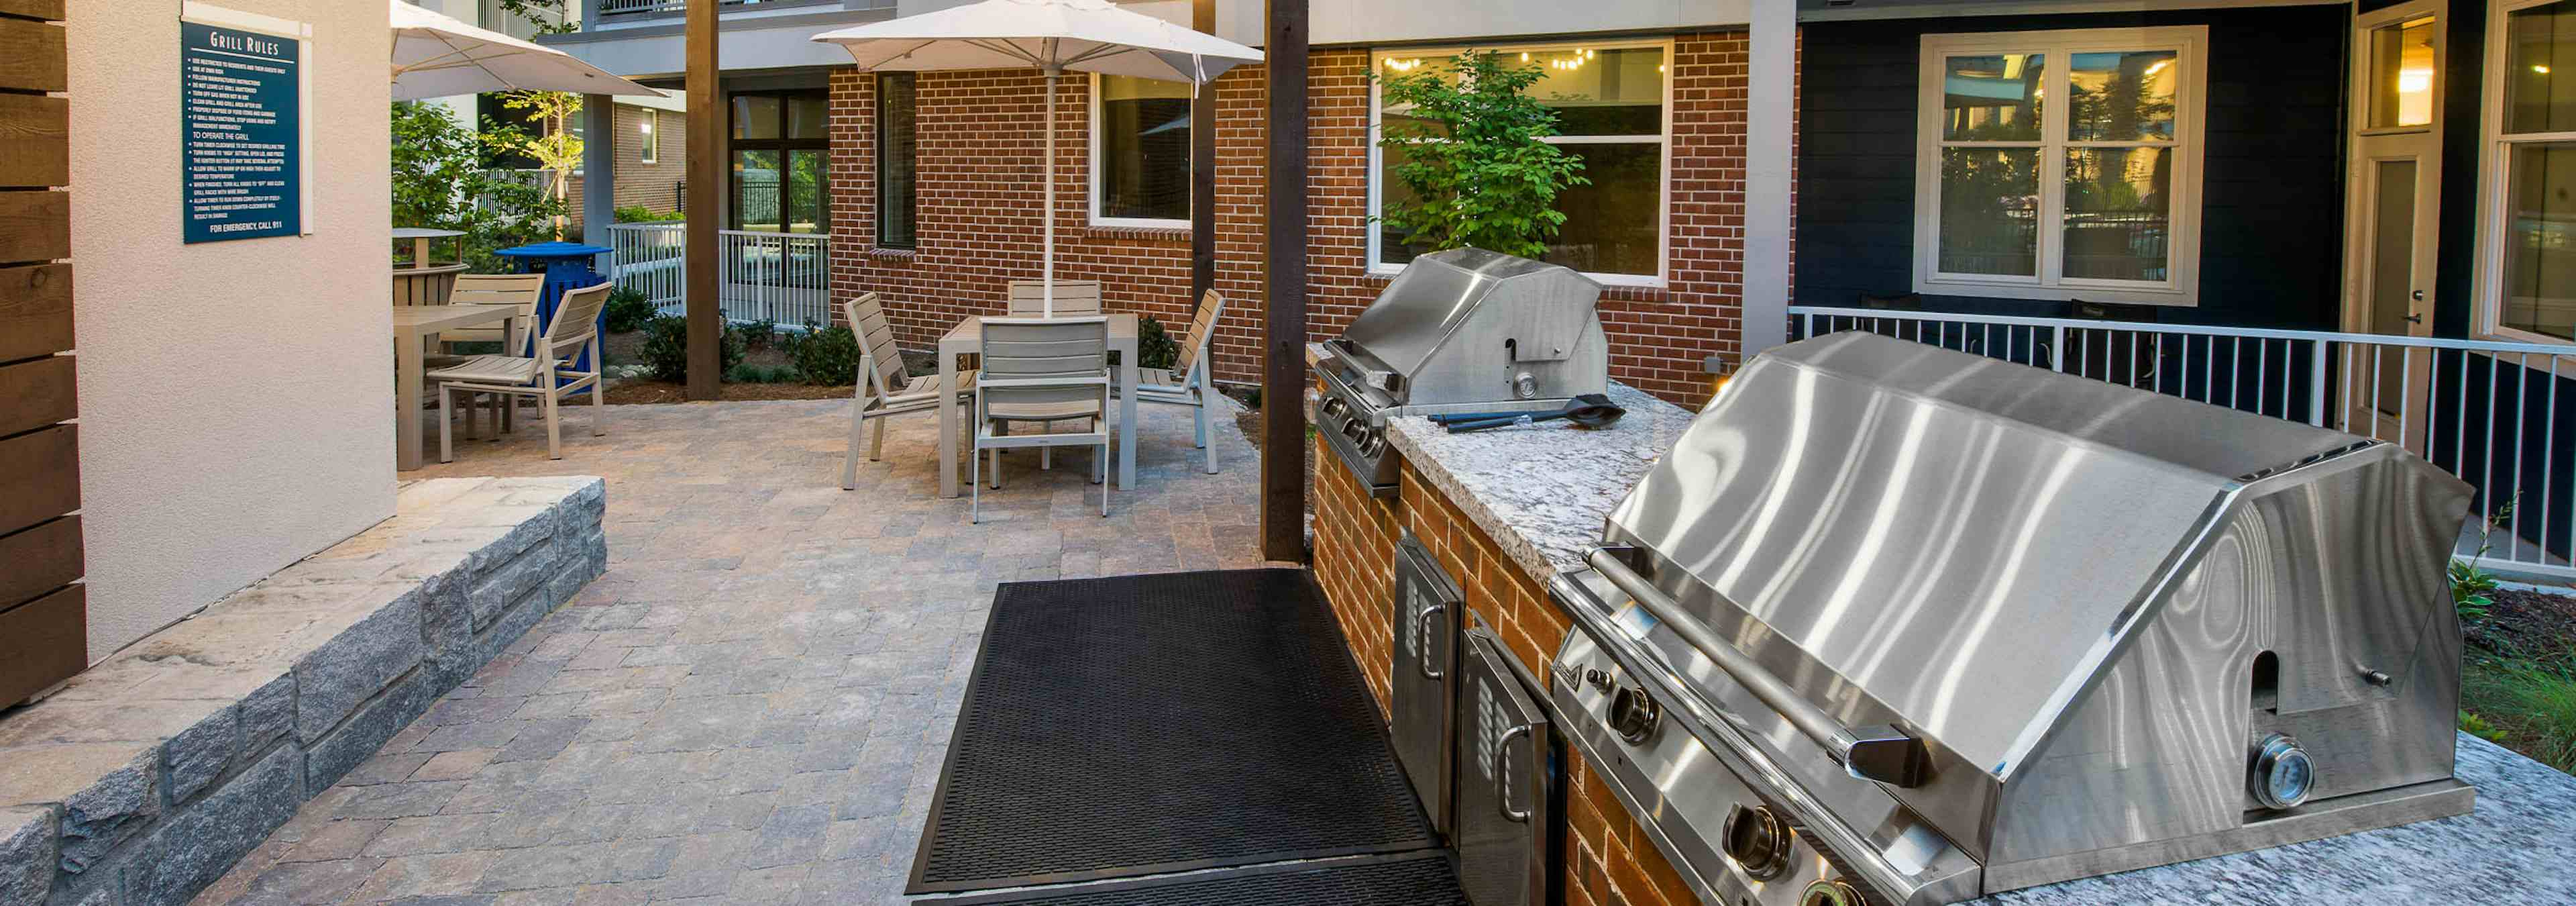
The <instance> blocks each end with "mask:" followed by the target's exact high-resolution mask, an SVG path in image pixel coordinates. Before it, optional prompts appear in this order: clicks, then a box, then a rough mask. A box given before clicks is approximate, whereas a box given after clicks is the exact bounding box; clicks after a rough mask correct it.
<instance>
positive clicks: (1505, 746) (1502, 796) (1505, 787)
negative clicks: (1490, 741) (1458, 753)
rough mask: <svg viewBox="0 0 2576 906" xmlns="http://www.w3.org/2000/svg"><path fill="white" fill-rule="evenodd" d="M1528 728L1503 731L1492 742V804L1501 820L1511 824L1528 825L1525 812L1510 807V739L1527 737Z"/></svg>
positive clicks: (1528, 726) (1523, 726)
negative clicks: (1501, 815)
mask: <svg viewBox="0 0 2576 906" xmlns="http://www.w3.org/2000/svg"><path fill="white" fill-rule="evenodd" d="M1530 726H1531V725H1530V724H1521V725H1519V726H1516V727H1513V728H1511V729H1509V730H1504V731H1503V735H1502V737H1501V738H1498V739H1496V740H1494V786H1495V787H1496V788H1497V793H1496V795H1495V796H1494V804H1495V806H1496V808H1497V809H1499V810H1500V811H1501V812H1502V813H1503V820H1505V821H1509V822H1511V823H1513V824H1528V823H1529V819H1530V813H1529V812H1528V811H1527V810H1525V809H1515V808H1513V807H1512V786H1513V784H1512V737H1515V736H1528V735H1529V732H1530Z"/></svg>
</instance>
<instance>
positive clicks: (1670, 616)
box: [1583, 548, 1931, 787]
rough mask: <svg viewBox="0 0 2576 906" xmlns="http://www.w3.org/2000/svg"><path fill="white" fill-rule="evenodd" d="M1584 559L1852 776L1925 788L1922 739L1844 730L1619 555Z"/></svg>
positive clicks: (1873, 729) (1884, 730)
mask: <svg viewBox="0 0 2576 906" xmlns="http://www.w3.org/2000/svg"><path fill="white" fill-rule="evenodd" d="M1583 561H1584V562H1585V563H1589V564H1591V565H1592V568H1593V569H1595V570H1599V571H1600V573H1601V576H1602V578H1605V579H1608V580H1610V584H1612V585H1615V586H1618V588H1619V590H1620V591H1621V592H1624V593H1626V594H1627V595H1628V597H1629V598H1630V599H1631V600H1634V601H1636V602H1637V606H1639V607H1642V608H1645V610H1646V612H1647V613H1648V614H1651V615H1653V616H1654V618H1655V621H1656V622H1659V623H1662V624H1663V625H1664V627H1665V628H1667V629H1671V630H1672V631H1673V634H1674V635H1677V636H1680V637H1681V639H1682V641H1684V642H1687V643H1689V644H1690V646H1691V647H1692V648H1694V649H1697V650H1698V651H1699V653H1700V655H1701V656H1703V657H1706V658H1708V659H1709V661H1710V662H1711V663H1714V664H1716V665H1717V669H1719V670H1723V671H1726V675H1727V676H1729V677H1732V678H1734V680H1735V681H1736V683H1738V684H1740V685H1742V686H1743V687H1744V690H1745V691H1747V692H1751V693H1753V697H1754V698H1756V699H1759V700H1760V701H1761V702H1762V704H1763V705H1765V706H1767V707H1769V708H1770V709H1771V710H1772V711H1775V712H1778V713H1779V715H1780V716H1781V717H1782V718H1785V719H1787V720H1788V721H1789V725H1790V726H1793V727H1796V728H1798V732H1799V733H1800V734H1803V735H1805V736H1806V737H1807V738H1808V739H1811V740H1814V741H1815V743H1816V744H1817V745H1819V746H1823V747H1824V749H1825V755H1826V756H1827V757H1830V758H1832V759H1833V760H1834V763H1835V764H1839V765H1841V766H1842V768H1843V770H1845V771H1848V772H1850V773H1851V775H1852V776H1854V777H1858V778H1861V779H1863V780H1875V781H1878V782H1880V783H1884V784H1887V785H1889V786H1897V787H1915V786H1921V785H1923V782H1924V780H1925V779H1926V777H1925V775H1926V774H1928V773H1930V772H1929V770H1928V768H1929V766H1930V763H1931V756H1930V754H1929V753H1927V752H1925V751H1924V749H1923V743H1922V741H1920V740H1917V739H1915V738H1914V737H1912V736H1908V735H1906V734H1905V732H1904V731H1902V730H1899V729H1897V728H1895V727H1893V726H1888V725H1885V724H1878V725H1873V726H1867V727H1846V726H1843V724H1842V722H1841V721H1838V720H1835V719H1834V718H1833V715H1830V714H1826V713H1825V711H1824V709H1822V708H1818V707H1816V706H1815V705H1813V704H1810V703H1808V701H1807V700H1806V698H1805V697H1803V696H1800V695H1799V694H1798V692H1797V690H1795V689H1791V688H1789V684H1788V683H1785V682H1782V681H1781V680H1780V678H1779V677H1777V676H1773V675H1772V674H1771V671H1769V670H1765V669H1763V667H1762V665H1761V664H1759V663H1756V662H1754V660H1753V657H1752V656H1751V655H1747V654H1745V653H1744V652H1743V651H1742V650H1740V649H1738V648H1736V647H1735V646H1734V645H1730V644H1728V643H1727V642H1726V640H1725V639H1721V638H1718V637H1717V634H1716V633H1713V632H1710V631H1708V627H1707V626H1705V625H1702V624H1701V623H1700V622H1699V621H1698V620H1697V619H1694V618H1693V617H1691V616H1690V614H1688V613H1687V612H1685V611H1683V610H1682V607H1681V604H1680V603H1679V602H1677V601H1674V600H1673V598H1672V596H1671V595H1667V594H1664V592H1663V590H1662V589H1659V588H1656V587H1655V586H1654V585H1653V584H1652V583H1649V582H1647V581H1646V578H1645V577H1644V576H1640V575H1638V574H1637V571H1636V570H1634V569H1630V568H1629V567H1628V564H1627V563H1625V562H1623V561H1621V560H1620V559H1619V556H1618V555H1617V554H1615V553H1612V552H1611V551H1609V550H1607V549H1603V548H1595V549H1593V551H1592V552H1591V553H1590V554H1586V555H1584V558H1583Z"/></svg>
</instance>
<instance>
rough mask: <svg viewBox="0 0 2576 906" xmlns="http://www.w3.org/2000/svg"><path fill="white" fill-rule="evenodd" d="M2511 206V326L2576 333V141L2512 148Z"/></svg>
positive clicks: (2507, 269) (2507, 272)
mask: <svg viewBox="0 0 2576 906" xmlns="http://www.w3.org/2000/svg"><path fill="white" fill-rule="evenodd" d="M2512 177H2513V189H2512V193H2511V195H2510V197H2509V200H2510V201H2511V203H2512V205H2513V206H2512V208H2511V209H2510V210H2508V211H2507V212H2506V216H2507V218H2508V220H2507V223H2506V225H2505V231H2506V239H2505V251H2504V299H2503V311H2502V312H2500V317H2499V318H2498V319H2497V320H2498V321H2500V322H2501V323H2503V324H2504V326H2506V327H2512V328H2516V329H2520V330H2527V331H2531V332H2532V333H2538V334H2547V335H2549V336H2553V337H2559V338H2562V339H2576V145H2523V146H2520V147H2516V148H2515V149H2514V151H2513V174H2512Z"/></svg>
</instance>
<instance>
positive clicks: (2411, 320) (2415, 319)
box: [2406, 293, 2424, 324]
mask: <svg viewBox="0 0 2576 906" xmlns="http://www.w3.org/2000/svg"><path fill="white" fill-rule="evenodd" d="M2416 295H2417V297H2419V298H2420V297H2422V295H2423V294H2422V293H2417V294H2416ZM2406 323H2408V324H2422V323H2424V316H2423V315H2417V314H2409V315H2407V316H2406Z"/></svg>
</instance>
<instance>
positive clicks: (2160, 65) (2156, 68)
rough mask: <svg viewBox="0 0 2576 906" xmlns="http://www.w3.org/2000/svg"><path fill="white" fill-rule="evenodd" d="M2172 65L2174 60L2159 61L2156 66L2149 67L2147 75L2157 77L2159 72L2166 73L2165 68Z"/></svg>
mask: <svg viewBox="0 0 2576 906" xmlns="http://www.w3.org/2000/svg"><path fill="white" fill-rule="evenodd" d="M2171 65H2173V60H2172V58H2166V59H2162V60H2157V61H2156V62H2155V64H2154V65H2151V66H2148V67H2147V74H2148V75H2155V74H2156V73H2159V72H2163V71H2165V67H2167V66H2171Z"/></svg>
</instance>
